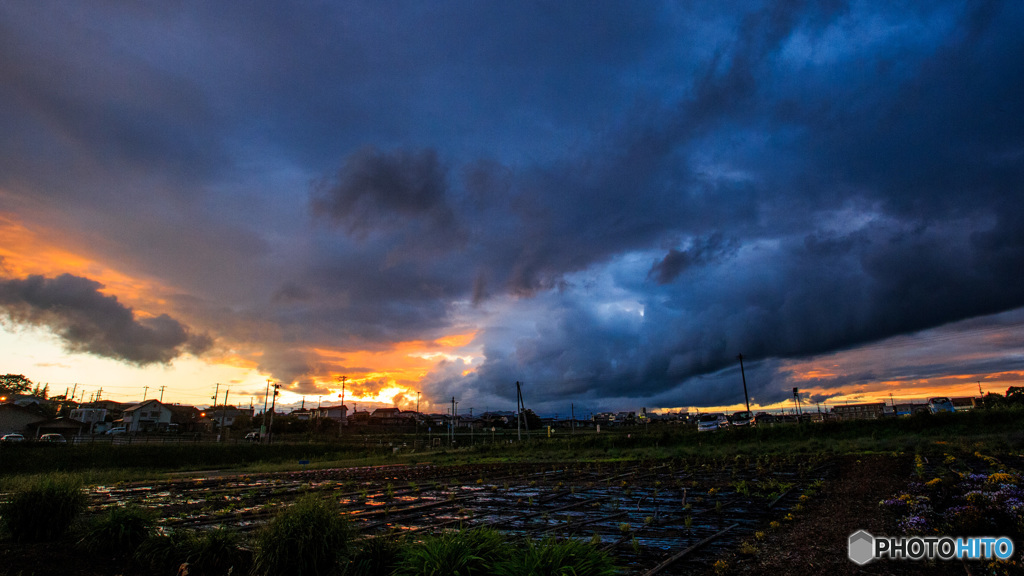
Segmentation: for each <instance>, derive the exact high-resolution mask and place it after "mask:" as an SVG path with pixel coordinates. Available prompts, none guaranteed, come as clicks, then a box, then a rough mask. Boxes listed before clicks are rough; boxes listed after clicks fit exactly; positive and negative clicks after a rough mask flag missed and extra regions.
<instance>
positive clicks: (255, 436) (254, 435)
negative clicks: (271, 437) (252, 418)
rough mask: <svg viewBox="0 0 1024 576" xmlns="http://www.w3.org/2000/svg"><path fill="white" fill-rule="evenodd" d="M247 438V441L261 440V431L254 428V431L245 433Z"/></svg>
mask: <svg viewBox="0 0 1024 576" xmlns="http://www.w3.org/2000/svg"><path fill="white" fill-rule="evenodd" d="M245 440H246V441H247V442H259V441H260V433H259V432H258V431H256V430H253V431H252V432H249V433H248V434H246V435H245Z"/></svg>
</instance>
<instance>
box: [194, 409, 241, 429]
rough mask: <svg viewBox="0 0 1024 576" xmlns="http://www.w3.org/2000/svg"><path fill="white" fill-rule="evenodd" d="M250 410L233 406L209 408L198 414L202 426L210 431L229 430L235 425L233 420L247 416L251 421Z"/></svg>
mask: <svg viewBox="0 0 1024 576" xmlns="http://www.w3.org/2000/svg"><path fill="white" fill-rule="evenodd" d="M252 412H253V410H252V408H236V407H234V406H211V407H209V408H207V409H206V410H204V411H202V412H200V413H199V417H200V419H201V420H200V421H201V422H202V424H203V426H204V427H206V428H209V429H211V430H215V429H217V428H220V427H221V426H223V427H225V428H230V427H232V426H234V425H235V420H238V419H239V418H242V417H245V416H248V417H249V418H250V419H252Z"/></svg>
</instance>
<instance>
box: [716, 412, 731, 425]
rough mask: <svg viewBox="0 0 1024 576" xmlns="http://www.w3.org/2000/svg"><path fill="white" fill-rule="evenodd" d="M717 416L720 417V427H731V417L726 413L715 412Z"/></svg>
mask: <svg viewBox="0 0 1024 576" xmlns="http://www.w3.org/2000/svg"><path fill="white" fill-rule="evenodd" d="M715 417H716V418H718V427H719V428H728V427H729V417H728V416H726V415H725V414H715Z"/></svg>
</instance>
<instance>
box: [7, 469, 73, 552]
mask: <svg viewBox="0 0 1024 576" xmlns="http://www.w3.org/2000/svg"><path fill="white" fill-rule="evenodd" d="M86 504H87V501H86V496H85V493H84V492H82V480H81V478H79V477H77V476H71V475H68V474H51V475H47V476H42V477H37V478H34V479H33V480H31V481H28V482H25V483H23V484H22V485H21V486H20V487H19V488H18V489H17V490H16V491H15V492H14V493H13V494H12V495H11V497H10V499H9V500H8V501H7V502H6V503H5V504H3V506H2V507H0V519H2V521H3V526H4V528H5V530H6V531H7V534H8V536H9V537H10V538H12V539H13V540H15V541H16V542H44V541H50V540H54V539H56V538H59V537H60V536H62V535H63V534H64V533H65V532H67V530H68V529H69V528H70V527H71V524H72V522H74V521H75V519H76V518H77V517H78V515H79V514H81V513H82V512H83V511H84V510H85V507H86Z"/></svg>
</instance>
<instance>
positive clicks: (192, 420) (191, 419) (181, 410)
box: [164, 404, 202, 432]
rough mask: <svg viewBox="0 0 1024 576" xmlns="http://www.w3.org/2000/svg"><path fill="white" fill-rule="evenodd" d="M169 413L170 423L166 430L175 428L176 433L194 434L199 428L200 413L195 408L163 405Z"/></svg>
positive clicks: (183, 405)
mask: <svg viewBox="0 0 1024 576" xmlns="http://www.w3.org/2000/svg"><path fill="white" fill-rule="evenodd" d="M164 407H165V408H167V409H168V410H170V411H171V423H170V424H169V425H168V428H170V429H174V428H177V429H178V432H195V431H196V429H197V428H198V426H199V420H200V419H201V418H202V417H201V416H200V414H201V412H200V411H199V409H198V408H196V407H195V406H189V405H187V404H164Z"/></svg>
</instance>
